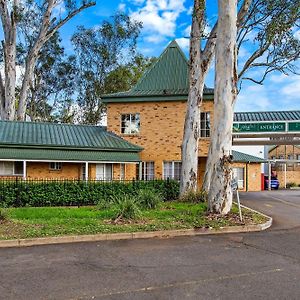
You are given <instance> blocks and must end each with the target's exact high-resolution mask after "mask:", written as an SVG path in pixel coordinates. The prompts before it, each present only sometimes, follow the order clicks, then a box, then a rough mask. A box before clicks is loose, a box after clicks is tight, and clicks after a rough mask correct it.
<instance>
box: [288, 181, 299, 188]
mask: <svg viewBox="0 0 300 300" xmlns="http://www.w3.org/2000/svg"><path fill="white" fill-rule="evenodd" d="M296 186H297V183H295V182H288V183H287V184H286V187H287V188H288V189H289V188H291V187H296Z"/></svg>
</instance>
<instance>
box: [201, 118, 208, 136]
mask: <svg viewBox="0 0 300 300" xmlns="http://www.w3.org/2000/svg"><path fill="white" fill-rule="evenodd" d="M200 137H210V113H209V112H202V113H201V114H200Z"/></svg>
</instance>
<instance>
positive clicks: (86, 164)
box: [84, 162, 89, 181]
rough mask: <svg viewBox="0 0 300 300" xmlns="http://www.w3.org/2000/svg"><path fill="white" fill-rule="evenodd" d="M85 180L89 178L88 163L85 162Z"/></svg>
mask: <svg viewBox="0 0 300 300" xmlns="http://www.w3.org/2000/svg"><path fill="white" fill-rule="evenodd" d="M84 179H85V181H88V180H89V163H88V162H85V178H84Z"/></svg>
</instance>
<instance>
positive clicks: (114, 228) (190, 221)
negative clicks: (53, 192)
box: [0, 201, 267, 240]
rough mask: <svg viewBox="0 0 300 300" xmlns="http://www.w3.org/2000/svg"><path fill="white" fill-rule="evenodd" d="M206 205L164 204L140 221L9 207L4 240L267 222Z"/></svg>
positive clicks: (83, 211) (104, 212) (87, 211)
mask: <svg viewBox="0 0 300 300" xmlns="http://www.w3.org/2000/svg"><path fill="white" fill-rule="evenodd" d="M206 211H207V207H206V204H205V203H196V204H194V203H184V202H175V201H173V202H164V203H162V204H161V205H160V206H159V207H158V208H155V209H151V210H147V209H143V210H141V211H140V215H139V217H138V218H137V219H133V220H131V219H122V218H120V219H114V215H115V211H114V209H113V208H108V209H99V207H96V206H88V207H22V208H8V209H6V210H5V218H3V220H2V221H0V239H2V240H6V239H22V238H34V237H53V236H63V235H83V234H98V233H122V232H141V231H158V230H174V229H192V228H215V229H218V228H220V227H225V226H237V225H253V224H262V223H264V222H266V221H267V219H266V218H265V217H264V216H262V215H260V214H257V213H255V212H252V211H250V210H247V209H243V217H244V220H243V222H241V221H240V220H239V216H238V210H237V207H236V206H233V209H232V211H231V212H230V214H228V216H226V217H220V216H215V215H209V214H207V213H206Z"/></svg>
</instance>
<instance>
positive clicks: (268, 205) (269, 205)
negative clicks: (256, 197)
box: [265, 203, 273, 207]
mask: <svg viewBox="0 0 300 300" xmlns="http://www.w3.org/2000/svg"><path fill="white" fill-rule="evenodd" d="M265 206H267V207H273V205H271V204H268V203H266V204H265Z"/></svg>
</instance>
